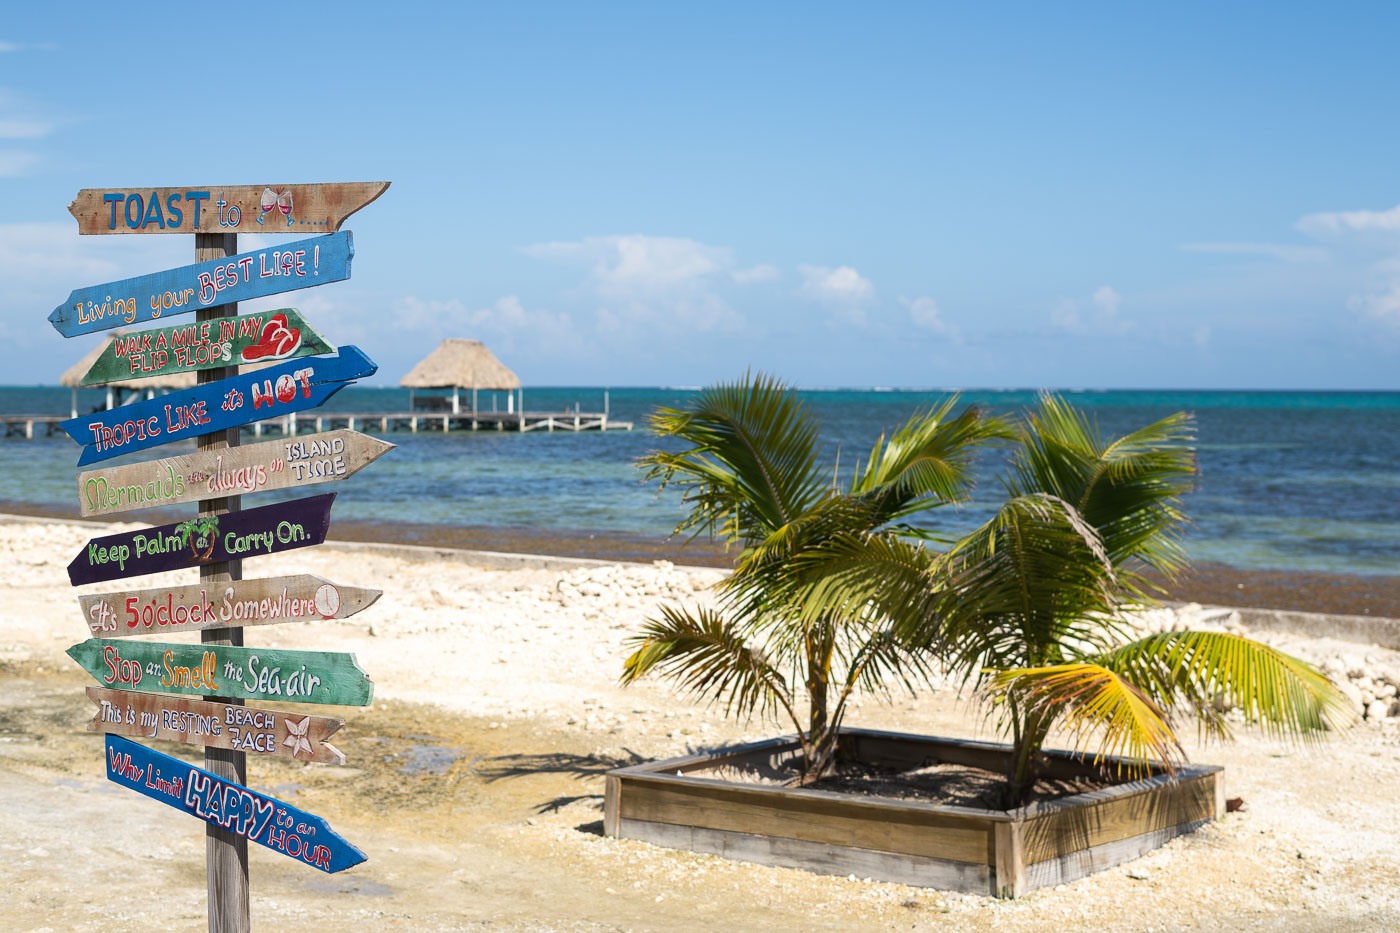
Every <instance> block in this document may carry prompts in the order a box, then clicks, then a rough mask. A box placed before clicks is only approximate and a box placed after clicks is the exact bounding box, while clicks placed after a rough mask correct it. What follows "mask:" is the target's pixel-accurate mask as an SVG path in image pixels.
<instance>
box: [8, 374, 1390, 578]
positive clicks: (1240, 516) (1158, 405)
mask: <svg viewBox="0 0 1400 933" xmlns="http://www.w3.org/2000/svg"><path fill="white" fill-rule="evenodd" d="M693 391H694V390H693V389H687V388H665V387H660V388H612V389H609V390H606V393H607V404H608V408H609V413H610V417H611V418H612V419H613V420H614V421H632V422H634V423H635V425H636V428H635V429H634V430H633V431H631V432H624V431H609V432H607V433H604V434H600V433H597V432H588V433H580V434H574V433H572V432H554V433H547V432H543V431H539V432H532V433H528V434H523V435H522V434H513V433H498V432H495V431H480V432H463V433H453V434H448V435H443V434H440V433H420V434H416V435H414V434H409V433H407V432H395V433H392V434H390V435H388V437H387V439H388V440H391V441H393V442H394V443H396V444H397V445H398V449H397V450H394V451H391V452H390V453H389V454H388V455H387V456H385V457H384V458H382V459H381V460H379V461H378V462H377V463H376V464H374V465H373V466H371V467H370V468H368V469H367V470H365V471H364V472H362V473H360V474H358V475H357V476H356V477H354V478H352V479H350V480H349V481H347V482H343V483H338V484H335V486H334V487H333V488H334V490H335V491H336V492H339V493H340V496H339V498H338V499H337V502H336V505H335V512H334V514H333V518H334V517H343V518H349V519H360V520H366V521H374V522H387V523H395V522H411V523H423V524H440V525H456V526H469V527H496V528H522V529H531V530H537V531H568V532H579V531H583V532H591V531H607V532H621V533H624V534H631V535H641V536H654V537H664V536H666V535H668V534H669V533H670V532H671V530H672V529H673V527H674V526H675V524H676V522H677V520H678V518H679V517H680V505H679V501H678V495H677V494H675V493H672V492H667V493H664V494H661V495H659V496H658V494H657V492H656V490H655V488H653V487H649V486H646V485H644V484H642V482H641V474H640V472H639V471H638V470H637V468H636V466H635V465H634V461H635V460H636V459H637V458H638V457H640V456H642V455H643V454H645V453H646V452H647V451H649V450H651V449H653V448H655V447H656V446H657V442H656V440H655V438H653V437H652V436H650V435H649V434H648V433H647V431H646V430H645V421H646V416H647V414H648V413H649V412H650V411H652V410H653V409H655V408H656V407H657V406H659V405H679V404H683V403H684V402H685V401H686V399H687V398H689V397H690V396H691V395H692V394H693ZM604 393H605V390H604V389H602V388H600V387H551V388H546V387H541V388H531V387H527V388H526V389H525V406H526V408H527V409H528V410H529V411H563V410H565V409H566V408H567V409H569V410H572V409H573V408H574V406H575V405H577V406H579V407H580V408H581V409H582V410H583V411H585V412H587V411H601V410H602V408H603V405H604ZM802 394H803V396H804V398H805V400H806V402H807V403H808V404H809V405H810V406H811V408H812V410H813V411H814V412H815V414H816V415H817V417H818V418H820V420H821V422H822V424H823V429H824V438H825V440H826V447H825V449H824V455H825V456H826V457H827V458H828V459H829V460H831V461H832V462H834V461H835V460H836V458H837V456H838V454H839V456H840V460H841V463H842V464H843V472H847V471H848V470H849V465H850V464H852V463H853V462H854V460H855V458H856V457H863V456H865V455H866V454H867V453H868V452H869V449H870V445H871V444H872V443H873V442H874V440H875V439H876V437H877V436H878V435H879V434H880V433H881V432H882V431H888V430H890V429H891V428H893V427H896V426H897V425H899V424H900V423H901V422H902V421H903V420H904V419H905V418H907V417H908V416H909V415H910V414H911V413H912V412H913V411H915V410H916V409H920V408H924V407H927V406H929V405H931V404H933V403H934V402H936V401H937V400H939V399H941V398H943V397H945V396H946V394H947V393H946V392H943V391H938V390H905V389H891V390H885V389H830V390H807V391H804V392H803V393H802ZM1065 394H1066V397H1067V398H1068V399H1069V400H1070V401H1072V402H1073V403H1074V404H1076V405H1079V406H1082V407H1083V408H1084V409H1085V410H1086V411H1087V412H1088V413H1089V415H1090V416H1091V417H1093V418H1094V419H1096V420H1097V422H1098V424H1099V426H1100V427H1101V429H1102V430H1103V431H1105V432H1107V433H1121V432H1124V431H1128V430H1131V429H1133V428H1135V427H1139V426H1141V425H1143V424H1145V423H1147V422H1149V421H1152V420H1155V419H1157V418H1160V417H1162V416H1164V415H1167V414H1170V413H1172V412H1175V411H1181V410H1185V411H1188V412H1191V413H1192V414H1193V415H1194V416H1195V418H1196V428H1197V437H1198V445H1197V446H1198V450H1199V462H1200V476H1199V480H1198V484H1197V489H1196V490H1195V491H1194V492H1193V493H1192V494H1191V495H1190V497H1189V499H1188V503H1187V507H1188V511H1189V512H1190V514H1191V517H1192V525H1191V528H1190V531H1189V535H1188V538H1187V546H1188V550H1189V552H1190V555H1191V557H1192V558H1193V559H1195V560H1201V561H1214V562H1219V563H1224V564H1229V565H1233V566H1236V567H1242V568H1247V569H1257V570H1266V569H1283V570H1302V571H1315V572H1332V573H1354V574H1378V575H1397V574H1400V392H1285V391H1279V392H1255V391H1238V392H1236V391H1145V390H1143V391H1082V392H1069V393H1065ZM961 398H962V400H963V401H964V402H966V403H975V404H978V405H982V406H985V407H987V408H989V409H991V410H993V411H997V412H1003V413H1011V412H1016V411H1019V410H1022V409H1023V408H1024V407H1025V406H1027V405H1031V404H1033V403H1034V402H1035V398H1036V393H1035V392H1034V391H1032V390H1003V391H980V390H979V391H967V392H963V393H961ZM101 400H102V393H101V392H100V391H97V390H84V391H83V392H81V393H80V395H79V411H80V412H87V411H90V410H92V409H93V408H94V407H95V406H97V405H99V404H100V403H101ZM493 401H494V404H496V405H498V406H499V407H500V408H502V409H504V408H505V396H504V394H501V395H500V396H499V397H496V398H495V399H493V398H492V396H491V395H490V394H489V393H482V395H481V398H480V400H479V404H480V407H481V408H482V409H483V410H490V408H491V407H492V404H493ZM407 408H408V393H407V390H404V389H388V388H361V387H351V388H348V389H345V390H343V391H342V392H340V393H339V394H338V395H336V396H335V397H334V398H332V399H331V400H330V402H329V403H328V404H327V405H326V410H329V411H337V410H338V411H364V412H368V411H404V410H406V409H407ZM68 411H69V390H68V389H62V388H54V387H18V386H9V387H0V413H7V414H8V413H26V414H30V413H32V414H39V413H50V414H67V413H68ZM247 442H251V441H247ZM186 446H188V445H184V446H182V445H178V444H176V445H169V446H167V447H163V448H160V449H159V451H158V452H157V451H145V452H142V453H140V454H135V455H131V456H129V457H127V458H125V459H127V460H143V459H151V458H152V457H155V456H169V455H171V454H174V453H177V452H181V451H182V450H184V449H185V447H186ZM77 456H78V447H77V445H76V444H75V443H74V442H73V441H71V440H69V439H68V438H67V437H66V436H61V437H42V438H41V437H36V438H34V439H32V440H28V439H24V438H14V437H12V438H6V439H3V440H0V502H8V503H25V504H32V505H42V506H49V507H60V508H69V509H72V510H73V511H74V513H75V514H76V491H75V490H76V486H75V483H74V479H73V477H74V475H75V464H76V462H77ZM114 462H121V461H114ZM1001 466H1002V464H1001V455H1000V454H997V455H994V456H991V457H989V458H987V460H986V462H985V463H984V464H983V468H982V470H981V473H980V475H981V476H982V477H983V479H982V482H981V484H980V487H979V490H978V491H977V493H976V494H975V495H974V497H973V500H972V501H971V502H970V503H968V504H967V505H965V506H962V507H960V508H957V509H942V510H937V511H935V512H934V513H931V518H930V519H929V520H928V521H929V523H930V524H933V525H935V526H936V527H938V528H939V529H940V530H943V531H947V532H950V533H953V532H957V531H961V530H963V529H966V528H971V527H973V526H975V525H976V524H978V523H980V522H982V521H984V520H986V518H987V517H988V516H989V515H990V514H991V509H993V508H994V507H995V504H996V501H997V492H998V490H999V488H1000V487H999V485H998V483H997V482H996V476H997V475H998V473H999V471H1000V469H1001ZM847 475H849V474H848V472H847ZM327 488H332V487H327ZM264 498H266V499H267V500H268V501H271V499H270V497H260V500H262V499H264ZM132 517H133V518H141V519H145V520H150V521H169V520H172V519H171V518H169V517H164V516H161V515H160V514H159V513H158V512H145V513H133V516H132Z"/></svg>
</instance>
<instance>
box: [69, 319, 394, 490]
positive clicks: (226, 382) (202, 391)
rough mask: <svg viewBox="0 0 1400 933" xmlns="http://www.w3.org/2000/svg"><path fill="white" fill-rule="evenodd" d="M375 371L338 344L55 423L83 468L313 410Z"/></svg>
mask: <svg viewBox="0 0 1400 933" xmlns="http://www.w3.org/2000/svg"><path fill="white" fill-rule="evenodd" d="M378 368H379V367H378V366H377V365H376V364H375V362H374V361H373V360H371V359H370V358H369V357H367V356H365V355H364V353H363V352H361V351H360V348H359V347H341V348H340V352H339V353H338V354H337V355H335V356H312V357H307V358H306V359H304V360H288V361H287V362H285V363H278V364H277V365H276V366H270V367H268V368H267V369H262V370H258V371H257V372H251V373H241V374H239V375H237V376H230V377H228V378H227V379H220V380H218V381H216V382H206V383H204V384H202V385H197V386H195V387H194V388H192V389H181V390H180V391H179V392H171V393H170V394H169V395H161V396H157V397H156V398H151V399H145V400H143V401H140V402H132V403H131V404H129V405H122V406H120V407H119V408H113V409H109V410H107V411H99V412H94V413H93V414H91V415H82V416H81V417H78V418H70V419H69V420H67V421H64V422H61V424H60V426H61V427H62V428H63V430H65V431H67V432H68V436H69V437H71V438H73V440H75V441H77V442H78V443H79V444H82V445H84V446H83V450H82V453H81V454H79V456H78V466H85V465H87V464H89V463H97V462H99V461H102V460H109V459H111V458H112V457H117V456H120V455H121V454H128V453H131V452H132V451H135V450H145V449H146V448H148V447H158V446H160V445H161V444H169V443H170V442H171V441H178V440H183V439H185V438H192V437H198V436H199V435H201V434H209V433H211V432H214V431H223V430H225V429H227V428H236V427H240V426H242V425H245V424H252V423H253V422H254V421H261V420H263V419H264V418H277V417H280V416H282V415H287V414H291V413H293V412H298V411H305V410H306V409H308V408H316V407H318V406H320V405H322V404H324V403H325V401H326V399H328V398H330V397H331V396H332V395H334V394H335V393H337V392H339V391H340V390H341V389H343V388H345V387H346V386H347V385H349V384H350V383H351V382H353V381H354V380H356V379H363V378H365V377H367V376H372V375H374V373H375V371H376V370H377V369H378Z"/></svg>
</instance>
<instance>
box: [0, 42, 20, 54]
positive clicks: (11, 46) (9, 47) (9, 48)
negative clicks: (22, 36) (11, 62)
mask: <svg viewBox="0 0 1400 933" xmlns="http://www.w3.org/2000/svg"><path fill="white" fill-rule="evenodd" d="M20 48H22V46H19V45H16V44H15V43H13V42H3V41H0V52H18V51H19V50H20Z"/></svg>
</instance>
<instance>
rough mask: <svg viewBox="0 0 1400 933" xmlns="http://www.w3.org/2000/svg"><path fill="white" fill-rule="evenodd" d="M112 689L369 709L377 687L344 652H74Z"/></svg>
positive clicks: (111, 646)
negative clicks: (364, 707)
mask: <svg viewBox="0 0 1400 933" xmlns="http://www.w3.org/2000/svg"><path fill="white" fill-rule="evenodd" d="M68 656H69V657H70V658H72V659H73V660H74V661H77V662H78V664H79V665H81V666H82V668H83V669H84V670H85V671H87V672H88V673H89V674H91V675H92V677H93V679H94V680H96V681H97V682H98V683H100V684H102V685H103V686H106V687H111V688H112V689H114V690H137V691H140V692H142V693H180V694H184V695H186V696H204V697H232V698H234V699H238V700H282V701H285V702H290V703H333V704H335V705H337V706H368V705H369V703H370V701H371V700H373V699H374V684H373V683H372V682H371V681H370V679H369V675H368V674H366V673H365V672H364V671H362V670H360V666H359V665H358V664H356V663H355V656H354V655H353V654H347V653H346V652H344V651H289V650H286V649H277V648H234V647H230V646H229V645H177V644H166V643H163V642H152V641H131V640H123V641H113V640H112V639H110V638H89V639H88V640H87V641H80V642H78V643H77V644H76V645H74V646H73V647H71V648H69V649H68Z"/></svg>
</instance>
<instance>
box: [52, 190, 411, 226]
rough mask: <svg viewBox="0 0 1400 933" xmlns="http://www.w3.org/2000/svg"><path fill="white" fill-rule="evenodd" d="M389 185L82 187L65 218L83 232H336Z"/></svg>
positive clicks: (69, 206)
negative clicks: (73, 221) (67, 216)
mask: <svg viewBox="0 0 1400 933" xmlns="http://www.w3.org/2000/svg"><path fill="white" fill-rule="evenodd" d="M388 187H389V183H388V182H387V181H357V182H332V183H329V184H319V185H286V184H279V185H204V186H189V187H182V188H84V189H83V190H81V191H79V192H78V196H77V197H76V198H74V199H73V203H72V204H70V205H68V213H70V214H72V215H73V216H74V217H75V218H76V219H77V221H78V232H79V233H81V234H115V233H334V232H335V231H337V230H339V229H340V225H341V224H343V223H344V222H345V219H346V218H347V217H349V216H350V215H351V214H353V213H355V212H356V211H358V210H359V209H360V208H362V207H364V206H365V205H367V204H369V203H370V202H371V201H373V200H374V199H375V198H377V197H379V196H380V195H381V194H383V193H384V192H385V191H386V190H387V189H388Z"/></svg>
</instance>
